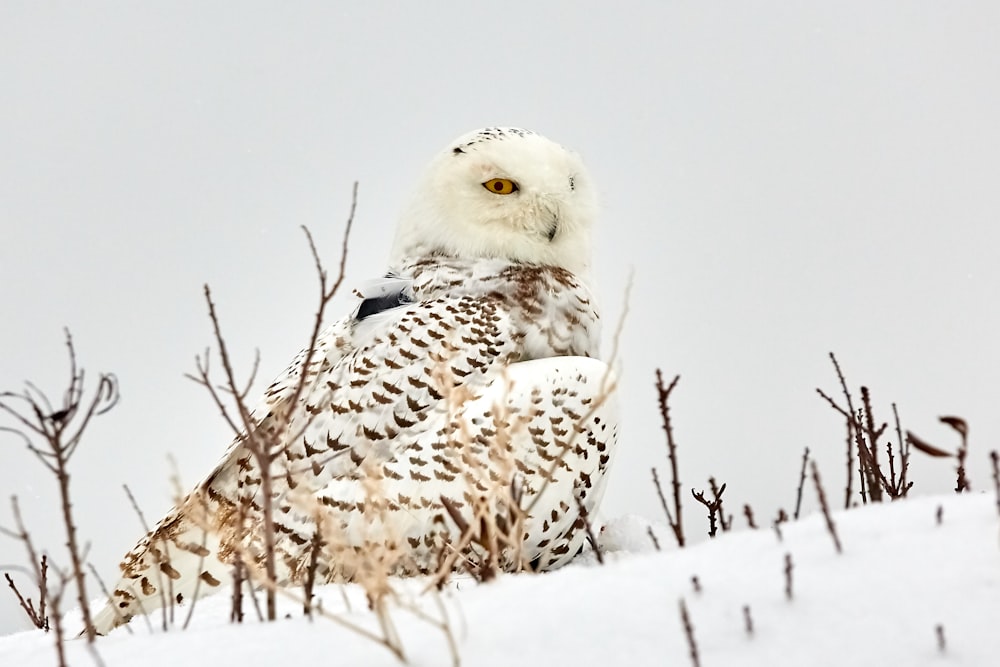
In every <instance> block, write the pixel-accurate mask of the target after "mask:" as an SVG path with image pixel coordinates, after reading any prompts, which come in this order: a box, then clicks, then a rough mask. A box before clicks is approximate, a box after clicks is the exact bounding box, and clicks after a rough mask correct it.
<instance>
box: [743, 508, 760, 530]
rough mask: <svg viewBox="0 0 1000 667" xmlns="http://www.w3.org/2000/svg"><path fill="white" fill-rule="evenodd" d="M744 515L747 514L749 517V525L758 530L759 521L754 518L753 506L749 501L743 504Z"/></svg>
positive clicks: (747, 517)
mask: <svg viewBox="0 0 1000 667" xmlns="http://www.w3.org/2000/svg"><path fill="white" fill-rule="evenodd" d="M743 516H745V517H746V519H747V526H749V527H750V528H752V529H754V530H756V529H757V523H756V522H755V521H754V520H753V508H752V507H750V505H749V503H748V504H745V505H743Z"/></svg>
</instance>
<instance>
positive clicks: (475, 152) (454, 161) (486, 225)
mask: <svg viewBox="0 0 1000 667" xmlns="http://www.w3.org/2000/svg"><path fill="white" fill-rule="evenodd" d="M595 213H596V202H595V198H594V193H593V189H592V187H591V183H590V179H589V177H588V176H587V172H586V169H585V168H584V166H583V163H582V162H581V160H580V158H579V157H578V156H577V155H576V154H575V153H572V152H570V151H568V150H566V149H565V148H563V147H562V146H560V145H559V144H557V143H555V142H553V141H550V140H549V139H546V138H545V137H543V136H541V135H538V134H535V133H534V132H530V131H528V130H520V129H516V128H509V127H503V128H501V127H494V128H485V129H482V130H476V131H474V132H470V133H468V134H466V135H463V136H461V137H459V138H458V139H456V140H454V141H453V142H451V143H450V144H449V145H448V146H447V148H445V150H443V151H442V152H441V153H440V154H439V155H438V156H437V157H435V158H434V160H433V161H431V163H430V165H428V167H427V170H426V172H425V174H424V177H423V178H422V179H421V181H420V182H419V184H418V188H417V192H416V193H415V195H414V197H413V199H412V201H411V202H410V205H409V207H408V208H407V209H406V210H405V211H404V213H403V215H402V217H401V220H400V225H399V228H398V231H397V233H396V240H395V244H394V246H393V253H392V262H393V264H394V265H396V264H398V263H400V262H401V261H402V260H403V259H404V258H407V257H414V256H421V255H430V254H441V255H448V256H454V257H484V258H499V259H508V260H512V261H515V262H520V263H525V264H535V265H549V266H558V267H562V268H565V269H568V270H570V271H573V272H574V273H578V274H585V273H586V272H587V269H588V267H589V265H590V230H591V227H592V225H593V221H594V217H595Z"/></svg>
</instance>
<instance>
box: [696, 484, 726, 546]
mask: <svg viewBox="0 0 1000 667" xmlns="http://www.w3.org/2000/svg"><path fill="white" fill-rule="evenodd" d="M709 483H710V484H711V486H712V492H713V494H714V495H715V498H714V499H712V500H708V499H707V498H706V497H705V492H704V491H698V492H695V490H694V489H691V495H692V496H694V499H695V500H697V501H698V502H699V503H701V504H702V505H704V506H705V508H706V509H707V510H708V536H709V537H715V535H716V533H717V532H718V527H719V523H720V522H721V524H722V526H723V529H724V530H725V526H726V520H725V517H723V516H722V494H723V493H724V492H725V490H726V485H725V484H723V485H722V487H719V488H717V487H716V486H715V480H714V479H711V478H710V479H709ZM717 519H719V521H717Z"/></svg>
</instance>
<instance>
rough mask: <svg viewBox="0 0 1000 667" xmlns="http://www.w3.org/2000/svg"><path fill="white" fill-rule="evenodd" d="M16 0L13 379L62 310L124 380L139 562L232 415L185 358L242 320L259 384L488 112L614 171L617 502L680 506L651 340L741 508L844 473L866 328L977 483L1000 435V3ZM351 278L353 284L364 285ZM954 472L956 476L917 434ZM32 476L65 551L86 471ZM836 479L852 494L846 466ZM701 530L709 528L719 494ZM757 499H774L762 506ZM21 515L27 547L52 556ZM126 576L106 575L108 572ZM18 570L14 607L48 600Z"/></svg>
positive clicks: (6, 94) (44, 344)
mask: <svg viewBox="0 0 1000 667" xmlns="http://www.w3.org/2000/svg"><path fill="white" fill-rule="evenodd" d="M343 4H345V3H308V2H297V3H278V2H270V3H262V2H244V3H241V4H240V5H239V9H237V8H236V5H234V4H232V3H212V2H205V1H204V0H198V1H197V2H170V3H157V4H156V5H155V7H154V5H153V4H152V3H131V2H121V3H105V2H90V3H86V5H84V3H71V2H44V3H43V2H28V1H24V2H17V1H13V0H8V1H6V2H3V3H0V81H2V82H3V83H2V85H0V232H2V233H0V322H2V326H0V389H8V390H9V389H19V388H20V387H21V386H22V384H21V383H22V382H23V381H24V380H26V379H30V380H33V381H35V382H36V383H37V384H39V385H40V386H41V387H43V388H46V389H48V390H49V391H51V392H52V393H54V394H58V393H59V392H60V391H61V390H62V388H63V386H64V383H65V377H66V373H67V364H66V355H65V348H64V344H63V333H62V327H63V326H69V327H70V328H71V329H72V332H73V334H74V337H75V340H76V344H77V349H78V353H79V356H80V360H81V362H82V363H83V365H84V366H85V367H86V368H87V370H88V372H89V374H90V377H91V378H92V379H94V378H96V375H97V373H98V372H99V371H109V372H114V373H116V374H117V376H118V378H119V380H120V383H121V393H122V400H121V404H120V405H119V407H117V408H116V409H115V410H114V411H113V412H112V413H111V414H109V415H107V416H105V417H103V418H101V419H100V420H99V421H98V422H95V424H94V426H93V429H92V431H91V433H90V434H89V437H88V439H87V440H86V441H85V442H84V444H83V445H82V447H81V449H80V450H79V452H78V453H77V455H76V458H75V459H74V460H73V465H72V472H73V479H72V483H73V496H74V501H75V505H74V507H75V511H76V517H77V522H78V526H79V530H80V533H81V536H82V537H83V538H84V539H87V540H90V541H91V543H92V548H91V552H90V559H91V561H92V562H93V563H94V564H95V565H96V566H97V567H98V569H99V570H100V571H101V572H102V574H103V575H104V576H105V577H106V578H108V579H109V584H110V583H113V582H112V581H111V580H112V579H113V577H114V573H115V572H116V564H117V562H118V561H119V560H120V558H121V556H122V555H123V554H124V553H125V551H127V550H128V549H129V548H130V547H131V546H132V545H133V544H134V543H135V541H136V540H137V539H138V537H140V536H141V534H142V528H141V526H140V524H139V521H138V519H137V518H136V517H135V516H134V514H133V512H132V510H131V509H130V507H129V505H128V502H127V500H126V497H125V495H124V493H123V492H122V490H121V485H122V483H126V482H127V483H128V484H129V485H130V486H131V487H132V489H133V490H134V491H135V494H136V496H137V498H138V500H139V502H140V504H141V506H142V507H143V509H144V510H145V512H146V515H147V517H148V518H149V519H150V520H151V521H152V520H154V519H155V518H158V517H159V516H162V515H163V514H164V513H165V511H166V510H167V509H168V508H169V506H170V504H171V498H172V494H173V487H172V484H171V480H170V476H171V474H172V467H171V463H170V462H169V460H168V457H169V456H172V457H173V459H174V461H176V471H177V474H178V475H179V477H180V479H181V480H182V486H183V487H184V488H185V489H186V488H188V487H190V486H192V485H193V484H195V483H196V482H197V481H199V480H200V479H201V478H202V477H203V476H204V475H205V474H206V473H207V472H208V471H209V470H210V469H211V467H212V466H213V465H214V464H215V462H216V461H217V459H218V458H219V457H220V456H221V454H222V452H223V450H224V448H225V446H226V445H227V443H228V441H229V434H228V433H227V431H226V427H225V425H224V424H223V423H222V422H221V421H220V419H219V417H218V414H217V411H216V410H215V408H214V407H213V406H212V404H211V401H210V400H209V398H208V396H207V395H206V394H205V392H204V390H202V389H200V388H199V387H197V386H196V385H195V384H193V383H192V382H191V381H189V380H186V379H185V378H184V377H183V374H184V373H186V372H190V371H192V370H193V369H194V355H195V354H197V353H199V352H201V351H202V350H203V349H204V348H205V347H206V346H207V345H209V344H210V343H211V342H212V338H211V329H210V325H209V322H208V320H207V317H206V308H205V306H204V302H203V300H202V295H201V290H202V285H203V284H204V283H206V282H207V283H210V284H211V286H212V288H213V290H214V293H215V295H216V299H217V303H218V305H219V308H220V311H221V316H222V320H223V326H224V328H225V331H226V334H227V340H228V342H229V344H230V346H231V349H232V350H233V351H234V354H235V357H236V359H237V360H238V361H240V362H241V365H242V366H243V367H245V368H249V366H250V362H251V360H252V356H253V350H254V348H259V350H260V353H261V357H262V362H261V372H260V377H259V386H260V390H262V388H263V386H265V385H266V383H267V382H268V381H269V380H270V379H271V378H272V377H274V376H275V375H276V374H277V373H278V372H280V371H281V370H282V369H283V368H284V367H285V365H286V364H287V362H288V361H289V360H290V359H291V357H292V356H293V355H294V354H295V352H297V351H298V350H299V349H300V347H301V346H302V345H303V344H304V343H305V342H306V340H307V338H308V333H309V327H310V324H311V319H312V317H313V312H314V308H315V303H316V285H315V277H314V273H313V269H312V266H311V262H310V260H309V255H308V250H307V247H306V244H305V241H304V237H303V235H302V233H301V231H300V230H299V225H303V224H305V225H308V226H309V227H310V228H311V229H312V231H313V233H314V234H315V236H316V239H317V242H318V244H319V247H320V249H321V251H322V252H323V254H324V257H325V259H326V261H327V264H328V265H329V266H331V267H332V266H334V265H335V264H336V261H337V259H338V248H339V239H340V235H341V233H342V224H343V221H344V219H345V217H346V214H347V211H348V208H349V204H350V190H351V184H352V182H353V181H355V180H358V181H360V201H359V205H358V213H357V218H356V223H357V228H356V234H355V236H354V238H353V241H352V245H351V251H350V258H349V261H348V282H349V283H350V282H352V281H353V282H360V281H362V280H365V279H367V278H370V277H373V276H376V275H379V274H381V273H382V272H383V270H384V268H385V261H386V257H387V254H388V251H389V242H390V239H391V236H392V232H393V228H394V222H395V219H396V216H397V214H398V212H399V210H400V209H401V207H402V206H403V204H404V202H405V201H406V199H407V197H408V195H409V193H410V189H411V187H412V185H413V183H414V181H415V179H416V177H417V175H418V174H419V173H420V172H421V170H422V168H423V165H424V164H425V163H426V162H427V161H428V160H429V159H430V158H431V156H432V155H433V154H434V153H435V151H437V150H439V149H441V148H442V147H443V146H444V145H445V144H447V142H449V141H450V140H451V139H452V138H454V137H456V136H458V135H459V134H462V133H463V132H465V131H468V130H471V129H474V128H478V127H482V126H485V125H493V124H508V125H517V126H522V127H527V128H531V129H533V130H535V131H538V132H540V133H542V134H545V135H546V136H549V137H550V138H552V139H554V140H556V141H559V142H560V143H563V144H564V145H567V146H569V147H572V148H573V149H575V150H577V151H578V152H579V153H580V154H581V155H582V156H583V157H584V159H585V161H586V162H587V163H588V165H589V167H590V170H591V172H592V176H593V179H594V181H595V182H596V183H597V185H598V187H599V189H600V196H601V199H602V202H603V214H602V216H601V221H600V229H599V230H598V231H597V234H596V247H595V264H596V277H595V280H596V282H597V287H598V291H599V294H600V295H601V298H602V301H603V304H604V311H605V321H606V332H607V335H606V349H608V350H610V338H611V336H610V333H611V329H612V328H613V326H614V323H615V322H616V320H617V319H618V317H619V315H620V313H621V312H622V304H623V295H624V291H625V285H626V282H627V279H628V276H629V274H630V273H634V277H635V278H634V279H635V286H634V289H633V291H632V296H631V302H630V307H631V310H630V312H629V315H628V317H627V319H626V321H625V328H624V334H623V337H622V343H621V353H620V367H621V369H622V373H623V382H624V387H623V404H624V409H623V415H622V418H623V425H622V429H621V434H622V435H621V441H620V443H619V451H618V455H617V460H616V462H615V466H614V468H613V470H612V472H611V476H612V477H611V482H610V485H609V491H608V495H607V498H606V503H605V513H607V514H610V515H619V514H623V513H628V512H637V513H641V514H645V515H647V516H650V517H653V518H657V519H658V518H660V516H661V512H660V510H659V505H658V503H657V501H656V495H655V492H654V489H653V486H652V484H651V482H650V473H649V468H650V466H652V465H657V466H661V469H662V470H663V471H664V473H665V468H666V456H665V447H664V444H663V437H662V433H661V431H660V430H659V417H658V415H657V413H656V411H655V394H654V392H653V388H652V383H653V372H654V369H655V368H656V367H661V368H662V369H663V371H664V373H665V374H666V375H667V376H668V377H671V376H673V375H674V374H676V373H680V374H681V375H682V379H681V382H680V385H679V386H678V388H677V389H676V391H675V393H674V400H673V416H674V420H675V432H676V436H677V439H678V441H679V443H680V448H681V450H680V465H681V477H682V482H683V483H684V485H685V487H690V486H695V487H698V488H704V487H705V485H706V480H707V478H708V476H709V475H715V476H716V477H717V478H718V479H719V480H720V481H726V482H728V484H729V486H728V489H727V491H726V499H727V500H728V501H729V502H730V503H731V505H730V509H731V510H738V509H739V507H740V505H741V504H742V503H744V502H749V503H751V504H752V505H753V506H754V508H755V510H756V511H757V514H758V516H759V517H773V516H774V514H775V513H776V511H777V508H778V507H779V506H784V507H790V506H791V505H792V504H793V503H794V492H795V485H796V481H797V479H796V478H797V474H798V465H799V458H800V455H801V450H802V448H803V447H804V446H806V445H808V446H809V447H811V448H812V449H813V451H814V452H815V453H816V455H817V456H818V458H819V460H820V463H821V466H822V469H823V471H824V476H825V477H826V478H827V479H828V480H829V481H828V484H829V485H830V486H832V487H834V488H839V487H842V485H843V471H842V467H843V463H842V461H843V456H844V454H843V426H842V423H841V421H840V419H839V417H838V416H837V415H836V414H835V413H834V412H833V411H832V410H831V409H830V408H829V407H828V406H826V405H824V404H823V402H822V401H821V400H820V399H819V398H818V397H817V396H816V394H815V392H814V388H815V387H816V386H822V387H824V388H825V389H827V390H828V391H830V392H835V391H837V384H836V377H835V375H834V374H833V371H832V368H831V367H830V364H829V359H828V358H827V353H828V352H830V351H831V350H832V351H835V352H836V353H837V354H838V356H839V358H840V361H841V363H842V365H843V367H844V369H845V371H846V373H847V374H848V380H849V381H850V382H851V383H852V385H854V386H855V387H856V386H858V385H860V384H862V383H866V384H868V385H869V386H870V387H871V388H872V391H873V393H874V397H875V401H876V407H877V409H878V410H879V411H880V412H881V415H879V416H880V417H882V418H883V419H885V418H890V417H891V412H890V407H889V406H890V402H892V401H895V402H896V403H897V404H898V406H899V410H900V414H901V416H902V419H903V423H904V428H909V429H912V430H914V431H915V432H917V433H918V434H920V435H922V436H923V437H925V438H926V439H928V440H931V441H932V442H935V443H938V444H940V445H942V446H946V447H949V448H953V447H954V445H955V444H956V438H955V434H954V433H953V432H951V431H950V430H949V429H948V428H947V427H945V426H943V425H941V424H939V423H938V422H937V417H938V416H939V415H942V414H958V415H961V416H963V417H965V418H966V419H967V420H968V421H969V423H970V428H971V432H970V436H971V449H972V453H971V458H972V465H971V470H972V484H973V487H974V489H980V490H982V489H986V488H988V487H989V485H990V483H991V482H990V480H989V477H988V473H987V468H986V465H985V461H986V451H987V450H988V449H990V448H996V447H997V446H998V444H1000V416H998V408H997V406H998V405H1000V400H998V399H1000V383H998V378H1000V349H998V341H1000V310H998V308H997V299H998V295H1000V262H998V259H997V255H998V250H997V249H998V242H1000V233H998V231H997V226H998V223H1000V123H998V121H997V119H998V118H1000V39H998V38H997V35H998V34H1000V31H998V28H1000V5H998V4H997V3H995V2H978V3H977V2H965V3H939V2H881V3H870V2H839V3H828V4H826V5H825V6H823V7H819V6H817V3H796V2H744V3H706V2H702V1H697V2H671V3H665V2H649V3H627V2H626V3H607V2H601V3H598V2H576V1H573V2H568V1H567V2H561V3H547V4H542V3H519V2H506V3H503V4H502V5H491V6H490V10H489V11H474V10H472V9H470V8H469V7H468V6H467V5H468V3H458V2H453V3H420V4H419V5H418V4H409V5H405V6H404V5H403V4H398V5H389V4H388V3H365V4H364V5H362V4H361V3H357V4H356V7H355V8H353V9H342V8H336V9H335V8H334V7H335V5H336V6H337V7H340V6H341V5H343ZM348 307H349V300H348V299H347V298H346V296H345V297H344V298H340V299H338V300H337V301H336V302H335V303H334V305H333V307H332V313H333V314H335V315H337V316H339V315H340V314H342V313H343V312H345V311H346V310H347V308H348ZM912 475H913V478H914V479H915V481H916V483H917V486H916V487H915V491H919V492H921V493H929V492H938V491H944V490H947V489H949V488H951V486H952V485H953V484H954V482H953V475H952V474H951V471H950V464H949V463H942V462H928V461H917V465H916V466H915V470H914V472H913V473H912ZM11 494H17V495H18V496H19V497H20V498H21V503H22V505H23V506H24V510H25V515H26V519H27V521H28V522H29V523H30V525H31V527H32V529H33V532H34V535H35V537H36V540H37V542H38V543H39V545H40V546H45V547H47V548H49V549H50V550H51V551H52V552H53V554H54V557H55V558H56V559H57V560H58V561H60V562H62V563H65V562H66V560H67V559H66V558H65V556H64V555H63V551H62V547H61V544H62V541H63V538H62V537H61V532H60V531H61V527H60V524H59V520H58V515H57V512H56V506H57V505H56V496H55V483H54V481H53V480H52V479H51V478H50V476H49V475H48V474H47V473H46V472H45V471H44V470H43V469H42V467H41V465H40V464H39V463H38V462H37V461H36V460H34V459H33V457H32V456H31V455H30V454H29V453H28V452H27V451H26V450H25V449H24V448H23V445H22V444H21V443H20V442H19V441H17V440H16V439H14V438H6V439H2V440H0V498H2V502H0V525H5V526H10V525H11V519H10V512H9V508H8V506H7V503H6V497H7V496H9V495H11ZM838 495H839V494H838ZM689 509H690V511H689V512H688V515H687V517H686V520H687V521H688V524H689V528H688V532H689V534H690V535H691V536H692V537H694V536H696V535H697V534H700V533H701V532H702V531H703V530H704V526H703V522H704V520H703V518H702V511H701V508H697V509H695V508H693V507H692V508H689ZM737 523H738V524H741V523H742V522H741V521H740V520H739V519H738V520H737ZM24 560H25V559H24V556H23V552H22V549H21V546H20V545H19V544H17V543H14V542H13V541H11V540H7V539H5V538H4V539H0V565H5V564H18V563H23V562H24ZM93 594H94V595H96V594H97V590H96V588H94V589H93ZM19 615H20V612H19V611H18V610H17V609H16V606H15V605H14V603H13V598H12V597H11V596H8V595H6V594H4V593H0V633H5V632H9V631H12V630H14V629H16V628H22V627H25V623H24V621H23V620H22V619H21V618H20V616H19Z"/></svg>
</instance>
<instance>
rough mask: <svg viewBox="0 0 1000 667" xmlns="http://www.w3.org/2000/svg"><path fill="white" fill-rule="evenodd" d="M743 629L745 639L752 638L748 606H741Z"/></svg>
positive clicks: (751, 621)
mask: <svg viewBox="0 0 1000 667" xmlns="http://www.w3.org/2000/svg"><path fill="white" fill-rule="evenodd" d="M743 629H744V630H745V631H746V633H747V637H748V638H750V639H752V638H753V616H751V615H750V605H748V604H745V605H743Z"/></svg>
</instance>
